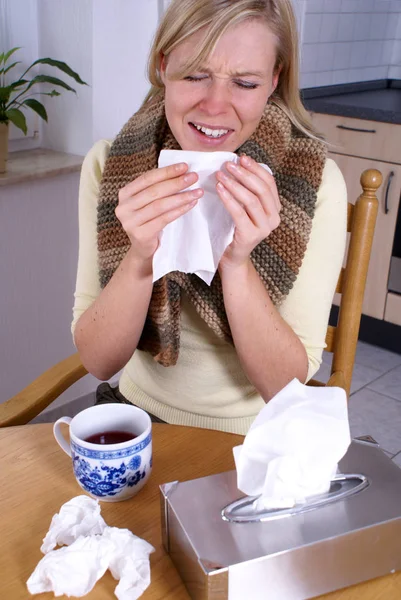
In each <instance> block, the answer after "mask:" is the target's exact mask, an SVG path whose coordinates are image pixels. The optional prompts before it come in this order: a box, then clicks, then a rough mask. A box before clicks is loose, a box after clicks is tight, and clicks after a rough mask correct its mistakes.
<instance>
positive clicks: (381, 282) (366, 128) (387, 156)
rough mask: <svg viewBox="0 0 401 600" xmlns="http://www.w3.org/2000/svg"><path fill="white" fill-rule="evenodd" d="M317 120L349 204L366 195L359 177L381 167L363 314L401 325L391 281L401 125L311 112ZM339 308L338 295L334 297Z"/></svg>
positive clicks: (400, 184) (399, 300) (399, 301)
mask: <svg viewBox="0 0 401 600" xmlns="http://www.w3.org/2000/svg"><path fill="white" fill-rule="evenodd" d="M311 117H312V122H313V125H314V127H315V128H316V130H317V131H319V132H321V133H322V134H323V135H324V136H325V138H326V140H327V142H328V143H329V156H330V157H331V158H333V159H334V160H335V161H336V163H337V164H338V166H339V167H340V169H341V171H342V173H343V175H344V179H345V182H346V185H347V191H348V201H349V202H352V203H354V202H355V200H356V199H357V197H358V196H359V195H360V194H361V185H360V175H361V173H362V172H363V171H364V170H365V169H369V168H374V169H378V170H379V171H380V172H381V173H382V175H383V183H382V185H381V187H380V188H379V190H378V194H377V198H378V200H379V211H378V216H377V222H376V229H375V235H374V240H373V246H372V254H371V258H370V264H369V271H368V277H367V283H366V290H365V297H364V303H363V309H362V311H363V314H365V315H367V316H369V317H374V318H376V319H381V320H386V321H388V322H390V323H394V324H397V325H401V295H398V294H394V293H389V292H388V277H389V271H390V262H391V256H392V249H393V242H394V233H395V229H396V223H397V215H398V210H399V204H400V196H401V125H393V124H389V123H379V122H375V121H366V120H362V119H354V118H349V117H339V116H335V115H326V114H319V113H311ZM334 304H337V305H338V304H339V296H338V295H336V296H335V298H334Z"/></svg>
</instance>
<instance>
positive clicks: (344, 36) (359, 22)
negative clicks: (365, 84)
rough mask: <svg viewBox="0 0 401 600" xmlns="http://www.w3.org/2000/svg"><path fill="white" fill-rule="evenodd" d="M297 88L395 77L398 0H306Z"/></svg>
mask: <svg viewBox="0 0 401 600" xmlns="http://www.w3.org/2000/svg"><path fill="white" fill-rule="evenodd" d="M305 8H306V12H305V19H304V30H303V36H302V37H303V48H302V63H301V85H302V87H316V86H324V85H332V84H339V83H350V82H357V81H369V80H374V79H387V77H394V78H395V77H400V78H401V68H400V66H399V68H398V71H397V70H396V65H397V60H398V65H400V62H401V61H400V58H401V46H400V44H401V42H400V40H401V2H400V1H399V0H307V1H306V6H305Z"/></svg>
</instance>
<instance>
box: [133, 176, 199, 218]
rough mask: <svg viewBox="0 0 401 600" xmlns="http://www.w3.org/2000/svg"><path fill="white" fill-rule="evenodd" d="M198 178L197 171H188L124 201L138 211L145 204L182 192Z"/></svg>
mask: <svg viewBox="0 0 401 600" xmlns="http://www.w3.org/2000/svg"><path fill="white" fill-rule="evenodd" d="M198 179H199V176H198V175H197V173H186V174H185V175H182V176H181V177H176V178H175V179H170V180H168V181H162V182H160V183H156V184H155V185H152V186H151V187H149V188H147V189H146V190H143V191H142V192H140V193H139V194H136V195H135V197H130V198H128V199H126V200H125V202H123V203H126V204H130V208H131V210H135V211H137V210H140V209H141V208H143V207H144V206H147V205H149V204H152V203H153V202H155V201H156V200H161V199H162V198H168V197H169V196H174V195H175V194H178V193H180V192H182V191H183V190H185V189H186V188H188V187H190V186H191V185H193V184H194V183H196V182H197V181H198Z"/></svg>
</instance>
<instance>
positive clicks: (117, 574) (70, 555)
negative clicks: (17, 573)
mask: <svg viewBox="0 0 401 600" xmlns="http://www.w3.org/2000/svg"><path fill="white" fill-rule="evenodd" d="M56 544H57V545H60V544H66V545H65V546H64V547H63V548H59V549H57V550H53V548H54V547H55V545H56ZM41 550H42V552H44V553H45V556H44V557H43V558H42V559H41V560H40V561H39V563H38V565H37V566H36V568H35V570H34V572H33V573H32V575H31V576H30V577H29V579H28V581H27V587H28V591H29V592H30V593H31V594H39V593H43V592H54V594H55V595H56V596H61V595H63V594H65V595H67V596H76V597H82V596H84V595H86V594H87V593H89V592H90V591H91V590H92V589H93V587H94V585H95V584H96V582H97V581H98V580H99V579H100V578H101V577H102V576H103V575H104V573H105V572H106V571H107V569H109V570H110V571H111V574H112V576H113V577H114V579H117V580H119V583H118V585H117V587H116V589H115V595H116V597H117V598H118V600H136V599H137V598H139V597H140V596H141V595H142V593H143V592H144V591H145V590H146V588H147V587H148V586H149V584H150V563H149V555H150V554H151V553H152V552H153V551H154V548H153V546H151V544H149V543H148V542H146V541H145V540H143V539H141V538H139V537H137V536H136V535H134V534H133V533H132V532H131V531H129V530H128V529H119V528H117V527H108V526H107V525H106V523H105V521H104V520H103V518H102V517H101V515H100V506H99V502H98V500H94V499H92V498H89V497H88V496H84V495H82V496H78V497H76V498H73V499H72V500H70V501H69V502H67V503H66V504H64V505H63V506H62V507H61V509H60V512H59V513H58V514H57V515H54V517H53V519H52V522H51V525H50V529H49V532H48V533H47V535H46V537H45V538H44V541H43V545H42V547H41Z"/></svg>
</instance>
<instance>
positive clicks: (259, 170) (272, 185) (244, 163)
mask: <svg viewBox="0 0 401 600" xmlns="http://www.w3.org/2000/svg"><path fill="white" fill-rule="evenodd" d="M240 166H241V167H243V168H244V169H245V170H246V171H249V172H251V173H254V174H255V175H257V176H258V177H259V178H260V179H262V181H264V182H265V183H266V185H267V186H268V187H269V189H270V192H271V193H272V195H273V198H274V202H275V204H276V208H277V210H278V211H279V212H280V210H281V202H280V196H279V195H278V190H277V186H276V182H275V180H274V177H273V175H272V174H271V173H269V172H268V171H267V170H266V169H265V168H264V167H262V165H260V164H259V163H257V162H256V160H253V158H251V157H250V156H245V155H242V156H241V157H240Z"/></svg>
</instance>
